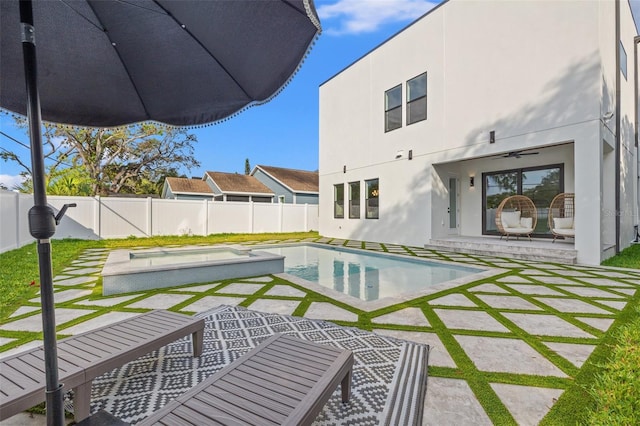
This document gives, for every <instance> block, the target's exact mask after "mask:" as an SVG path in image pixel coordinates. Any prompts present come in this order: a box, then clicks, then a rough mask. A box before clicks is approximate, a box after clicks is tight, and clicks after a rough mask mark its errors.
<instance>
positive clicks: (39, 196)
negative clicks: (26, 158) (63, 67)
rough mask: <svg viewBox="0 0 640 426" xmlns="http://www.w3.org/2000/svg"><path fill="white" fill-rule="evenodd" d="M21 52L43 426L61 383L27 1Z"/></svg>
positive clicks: (54, 419)
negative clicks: (43, 384) (43, 391)
mask: <svg viewBox="0 0 640 426" xmlns="http://www.w3.org/2000/svg"><path fill="white" fill-rule="evenodd" d="M20 25H21V30H22V55H23V58H24V71H25V80H26V86H27V99H28V104H27V116H28V118H29V137H30V141H31V179H32V181H33V199H34V206H33V207H32V208H31V209H30V210H29V233H30V234H31V236H32V237H33V238H35V239H36V240H37V245H38V267H39V269H40V299H41V303H42V332H43V336H44V359H45V371H46V386H47V391H46V402H47V425H48V426H62V425H63V424H64V408H63V405H62V396H63V395H62V384H59V383H58V353H57V346H56V320H55V312H54V299H53V272H52V269H51V241H50V238H51V237H52V236H53V235H54V234H55V232H56V223H55V217H54V213H53V210H52V209H51V208H50V207H49V206H48V205H47V193H46V189H45V173H44V155H43V152H42V131H41V124H42V123H41V121H42V118H41V114H40V99H39V96H38V78H37V67H36V45H35V33H34V28H33V9H32V4H31V0H20Z"/></svg>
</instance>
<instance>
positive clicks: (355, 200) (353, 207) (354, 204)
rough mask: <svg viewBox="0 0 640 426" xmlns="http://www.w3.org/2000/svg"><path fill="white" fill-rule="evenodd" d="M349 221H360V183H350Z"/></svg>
mask: <svg viewBox="0 0 640 426" xmlns="http://www.w3.org/2000/svg"><path fill="white" fill-rule="evenodd" d="M349 219H360V182H350V183H349Z"/></svg>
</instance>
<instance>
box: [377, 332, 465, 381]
mask: <svg viewBox="0 0 640 426" xmlns="http://www.w3.org/2000/svg"><path fill="white" fill-rule="evenodd" d="M373 332H374V333H378V334H382V335H383V336H389V337H395V338H396V339H402V340H409V341H411V342H417V343H424V344H426V345H429V365H433V366H436V367H449V368H456V363H455V362H454V361H453V358H451V355H449V352H447V350H446V349H445V347H444V345H443V344H442V341H441V340H440V338H439V337H438V335H437V334H435V333H427V332H420V331H405V330H389V329H386V328H377V329H373ZM429 380H431V379H429Z"/></svg>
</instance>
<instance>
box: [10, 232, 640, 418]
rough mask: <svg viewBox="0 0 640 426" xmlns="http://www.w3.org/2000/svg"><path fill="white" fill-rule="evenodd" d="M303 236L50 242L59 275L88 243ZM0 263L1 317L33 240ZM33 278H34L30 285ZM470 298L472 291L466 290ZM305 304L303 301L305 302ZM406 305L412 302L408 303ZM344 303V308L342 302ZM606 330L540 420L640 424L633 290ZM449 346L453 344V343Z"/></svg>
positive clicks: (638, 264) (32, 263) (27, 284)
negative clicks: (587, 360)
mask: <svg viewBox="0 0 640 426" xmlns="http://www.w3.org/2000/svg"><path fill="white" fill-rule="evenodd" d="M304 238H318V234H317V233H290V234H224V235H211V236H207V237H199V236H192V237H188V236H181V237H154V238H128V239H120V240H101V241H86V240H70V239H66V240H54V241H53V243H52V245H53V247H52V250H53V275H54V276H56V275H57V274H59V273H60V272H61V271H62V270H63V269H64V268H66V267H67V266H69V265H70V264H71V262H72V261H73V260H75V259H76V258H77V257H78V256H79V255H80V253H82V252H83V251H84V250H86V249H89V248H114V249H115V248H123V247H150V246H168V245H192V244H216V243H242V242H248V241H253V242H258V241H276V240H277V241H282V240H288V239H304ZM363 246H364V243H363ZM0 264H1V265H2V268H0V286H1V288H0V290H1V291H0V322H2V321H5V320H6V319H7V318H8V316H9V315H10V314H11V313H12V312H14V311H15V309H17V308H18V307H19V306H21V305H23V304H25V302H26V301H28V300H29V299H31V298H33V297H35V295H36V293H37V291H38V286H37V283H38V281H39V278H38V262H37V253H36V246H35V244H30V245H28V246H25V247H22V248H20V249H16V250H12V251H10V252H6V253H2V254H0ZM603 265H607V266H616V267H631V268H635V269H640V246H632V247H630V248H628V249H626V250H625V251H623V252H622V253H620V254H619V255H618V256H616V257H614V258H611V259H608V260H607V261H606V262H604V263H603ZM32 282H34V284H33V285H32ZM639 293H640V292H639ZM318 297H320V296H318ZM469 297H472V296H471V295H469ZM321 299H322V300H324V298H323V297H320V299H318V300H321ZM309 300H311V299H309ZM308 303H309V301H308V300H307V302H306V305H308ZM306 305H304V306H303V305H301V306H300V308H299V309H301V310H304V308H305V306H306ZM407 306H413V305H412V303H409V302H408V303H407ZM344 308H347V307H346V306H344ZM396 308H397V307H396ZM389 310H391V308H389ZM294 314H296V313H294ZM362 318H365V319H366V315H364V316H361V320H362ZM428 319H429V321H430V322H431V324H432V326H433V327H435V328H438V327H439V326H442V324H440V323H439V321H438V318H437V317H433V318H432V317H429V318H428ZM357 325H358V326H360V327H361V328H365V329H370V328H371V324H370V323H369V322H367V321H364V322H363V323H362V324H360V322H359V323H358V324H357ZM610 330H611V331H610V332H608V333H606V334H605V335H604V336H603V337H602V341H601V343H600V344H599V346H598V348H597V349H596V350H595V351H594V352H593V354H592V356H591V358H590V362H588V363H586V364H585V365H584V366H583V368H582V369H580V371H579V373H578V374H577V375H576V376H575V380H574V382H573V383H572V384H570V385H569V386H568V388H567V389H566V392H565V394H564V395H563V397H562V398H560V400H559V401H558V403H557V404H555V406H554V407H553V409H552V410H551V411H550V412H549V413H548V415H547V416H546V417H545V418H544V419H543V421H542V423H541V424H546V425H558V424H585V425H592V424H597V425H634V424H640V398H639V397H638V395H640V368H638V366H639V365H640V350H638V348H639V347H640V295H638V294H637V295H636V296H635V297H633V298H632V299H631V300H630V301H629V304H628V306H627V308H626V309H624V311H622V312H621V314H620V315H619V316H618V317H617V319H616V321H615V323H614V325H613V326H612V327H611V328H610ZM445 331H446V330H445ZM447 335H448V334H447V333H445V332H444V331H443V332H442V333H441V337H442V336H445V337H446V336H447ZM445 343H446V342H445ZM450 343H451V342H450ZM453 343H455V342H453ZM529 343H530V344H531V345H533V346H534V347H535V345H536V342H529ZM451 346H456V345H453V344H452V345H451ZM454 355H459V356H458V357H456V359H465V357H464V356H463V355H464V353H463V352H461V353H460V354H454ZM469 363H470V364H469V365H466V364H464V363H462V366H463V367H465V368H467V369H468V370H469V371H475V367H474V366H473V365H472V363H471V361H470V360H469ZM450 370H451V371H450ZM430 371H432V373H438V374H436V375H438V376H441V377H449V376H451V377H453V378H455V377H457V374H458V373H459V371H458V370H453V369H447V368H443V367H436V368H435V370H434V369H432V368H431V367H430ZM466 379H467V380H469V381H470V382H473V380H474V377H473V375H471V376H469V377H466ZM478 382H482V380H478ZM483 383H484V382H483ZM523 384H525V383H523ZM481 385H482V383H480V384H479V385H477V386H474V389H476V390H479V391H480V393H482V394H484V395H477V397H478V399H479V400H480V401H481V402H482V405H483V407H484V408H485V410H488V411H491V413H489V414H490V417H491V418H492V419H493V420H494V421H496V422H498V423H499V422H500V419H503V417H504V419H506V420H505V422H506V423H512V420H511V416H510V415H509V414H508V413H507V412H506V410H505V409H504V406H503V405H502V403H501V402H500V401H498V400H496V401H494V400H492V399H491V398H488V397H486V395H492V394H493V393H492V392H490V391H487V392H482V389H483V388H482V386H481Z"/></svg>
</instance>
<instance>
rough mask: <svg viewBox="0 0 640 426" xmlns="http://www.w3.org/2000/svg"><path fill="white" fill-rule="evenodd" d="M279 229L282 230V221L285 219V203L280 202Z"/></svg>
mask: <svg viewBox="0 0 640 426" xmlns="http://www.w3.org/2000/svg"><path fill="white" fill-rule="evenodd" d="M278 207H279V209H278V222H279V224H278V231H280V232H282V222H283V219H284V203H278Z"/></svg>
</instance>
